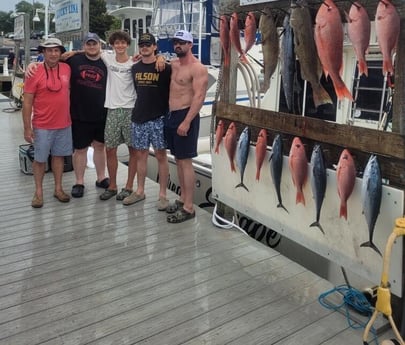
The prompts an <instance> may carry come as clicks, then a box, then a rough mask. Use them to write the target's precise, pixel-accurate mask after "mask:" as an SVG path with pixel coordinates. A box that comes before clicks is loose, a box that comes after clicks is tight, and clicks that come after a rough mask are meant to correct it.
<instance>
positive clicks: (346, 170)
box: [336, 149, 356, 219]
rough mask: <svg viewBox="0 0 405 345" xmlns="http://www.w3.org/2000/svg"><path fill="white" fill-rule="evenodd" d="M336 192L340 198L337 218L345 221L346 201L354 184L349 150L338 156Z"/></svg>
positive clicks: (354, 178)
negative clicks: (342, 218)
mask: <svg viewBox="0 0 405 345" xmlns="http://www.w3.org/2000/svg"><path fill="white" fill-rule="evenodd" d="M336 180H337V190H338V194H339V198H340V212H339V217H344V218H345V219H347V200H348V199H349V197H350V195H351V194H352V192H353V188H354V184H355V183H356V167H355V165H354V160H353V157H352V155H351V154H350V152H349V150H347V149H345V150H343V151H342V153H341V154H340V158H339V162H338V165H337V168H336Z"/></svg>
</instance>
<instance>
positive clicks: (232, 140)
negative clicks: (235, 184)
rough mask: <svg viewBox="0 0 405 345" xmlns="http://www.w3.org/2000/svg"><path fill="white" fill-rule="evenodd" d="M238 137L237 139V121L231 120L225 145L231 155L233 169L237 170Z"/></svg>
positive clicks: (229, 155)
mask: <svg viewBox="0 0 405 345" xmlns="http://www.w3.org/2000/svg"><path fill="white" fill-rule="evenodd" d="M237 143H238V142H237V139H236V126H235V123H233V122H231V123H230V125H229V127H228V129H227V131H226V134H225V138H224V146H225V149H226V152H227V153H228V157H229V162H230V163H231V171H235V172H236V169H235V154H236V145H237Z"/></svg>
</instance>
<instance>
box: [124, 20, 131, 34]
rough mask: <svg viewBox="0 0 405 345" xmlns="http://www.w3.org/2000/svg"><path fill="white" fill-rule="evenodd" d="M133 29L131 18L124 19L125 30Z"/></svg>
mask: <svg viewBox="0 0 405 345" xmlns="http://www.w3.org/2000/svg"><path fill="white" fill-rule="evenodd" d="M130 29H131V20H130V19H129V18H125V20H124V31H127V32H129V31H130Z"/></svg>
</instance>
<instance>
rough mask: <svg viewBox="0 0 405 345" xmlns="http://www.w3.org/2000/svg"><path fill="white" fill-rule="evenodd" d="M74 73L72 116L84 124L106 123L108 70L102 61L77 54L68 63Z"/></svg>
mask: <svg viewBox="0 0 405 345" xmlns="http://www.w3.org/2000/svg"><path fill="white" fill-rule="evenodd" d="M66 62H67V63H68V64H69V66H70V69H71V71H72V74H71V78H70V116H71V117H72V120H80V121H83V122H99V121H100V122H101V121H105V118H106V116H107V109H106V108H104V101H105V89H106V84H107V68H106V66H105V65H104V62H103V61H102V60H101V59H98V60H95V61H94V60H90V59H88V58H87V57H86V55H85V54H76V55H74V56H72V57H71V58H70V59H69V60H67V61H66Z"/></svg>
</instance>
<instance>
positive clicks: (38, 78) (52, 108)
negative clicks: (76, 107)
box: [22, 38, 72, 208]
mask: <svg viewBox="0 0 405 345" xmlns="http://www.w3.org/2000/svg"><path fill="white" fill-rule="evenodd" d="M38 50H39V51H42V52H43V54H44V63H43V64H41V65H39V66H38V70H37V72H36V73H35V75H33V76H31V77H27V78H26V79H25V82H24V102H23V109H22V116H23V123H24V139H25V140H26V141H27V142H29V143H32V144H33V145H34V152H35V153H34V162H33V164H32V169H33V173H34V181H35V194H34V197H33V199H32V203H31V206H32V207H34V208H40V207H42V206H43V190H42V183H43V178H44V175H45V166H46V162H47V160H48V156H49V154H51V155H52V161H51V167H52V172H53V176H54V180H55V190H54V197H55V198H56V199H58V200H59V201H60V202H68V201H69V200H70V196H69V195H67V194H66V193H65V192H64V191H63V188H62V175H63V169H64V156H70V155H71V154H72V132H71V119H70V113H69V106H70V103H69V85H70V67H69V66H68V65H67V64H64V63H59V59H60V56H61V54H62V53H64V52H65V48H64V47H63V45H62V42H61V41H60V40H59V39H57V38H49V39H47V40H46V41H45V42H43V43H41V44H40V46H39V47H38Z"/></svg>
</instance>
